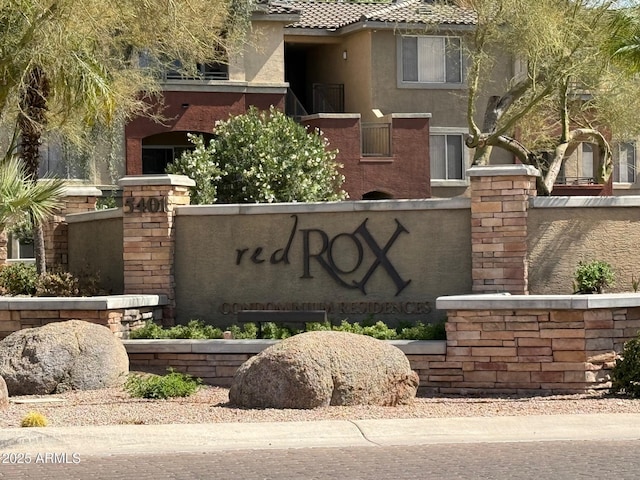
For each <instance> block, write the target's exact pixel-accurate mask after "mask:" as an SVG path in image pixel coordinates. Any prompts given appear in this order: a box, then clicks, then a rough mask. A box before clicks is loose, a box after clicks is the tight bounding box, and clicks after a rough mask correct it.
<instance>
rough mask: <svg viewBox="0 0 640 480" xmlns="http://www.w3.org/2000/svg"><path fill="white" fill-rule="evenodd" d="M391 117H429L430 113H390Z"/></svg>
mask: <svg viewBox="0 0 640 480" xmlns="http://www.w3.org/2000/svg"><path fill="white" fill-rule="evenodd" d="M389 116H390V117H391V118H431V117H432V115H431V114H430V113H392V114H390V115H389Z"/></svg>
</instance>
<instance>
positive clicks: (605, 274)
mask: <svg viewBox="0 0 640 480" xmlns="http://www.w3.org/2000/svg"><path fill="white" fill-rule="evenodd" d="M574 280H575V285H574V289H575V291H576V293H602V292H603V290H604V288H605V287H609V286H613V285H614V283H615V282H614V275H613V269H612V268H611V265H610V264H608V263H607V262H602V261H600V260H594V261H593V262H589V263H584V262H582V261H580V262H579V263H578V268H577V270H576V272H575V275H574Z"/></svg>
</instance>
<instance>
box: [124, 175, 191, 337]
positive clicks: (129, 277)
mask: <svg viewBox="0 0 640 480" xmlns="http://www.w3.org/2000/svg"><path fill="white" fill-rule="evenodd" d="M118 183H119V184H120V186H122V188H123V193H122V204H123V212H124V213H123V222H122V230H123V239H122V241H123V260H124V293H125V294H127V293H145V294H164V295H166V296H167V299H168V305H167V306H166V307H165V309H164V312H163V317H164V318H163V322H164V323H165V324H167V325H171V324H173V321H174V319H175V280H174V253H175V231H174V215H175V212H174V207H175V206H176V205H189V190H188V187H191V186H194V185H195V182H194V181H193V180H191V179H190V178H188V177H186V176H183V175H140V176H128V177H124V178H122V179H120V180H119V182H118Z"/></svg>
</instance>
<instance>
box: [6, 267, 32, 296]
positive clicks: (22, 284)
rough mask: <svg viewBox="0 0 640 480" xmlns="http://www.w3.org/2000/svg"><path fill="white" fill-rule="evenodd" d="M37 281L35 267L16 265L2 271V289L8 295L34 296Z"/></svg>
mask: <svg viewBox="0 0 640 480" xmlns="http://www.w3.org/2000/svg"><path fill="white" fill-rule="evenodd" d="M37 281H38V274H37V273H36V266H35V265H28V264H26V263H14V264H11V265H5V266H4V267H2V268H1V269H0V287H2V289H3V290H4V291H5V293H6V294H7V295H33V294H35V293H36V286H37Z"/></svg>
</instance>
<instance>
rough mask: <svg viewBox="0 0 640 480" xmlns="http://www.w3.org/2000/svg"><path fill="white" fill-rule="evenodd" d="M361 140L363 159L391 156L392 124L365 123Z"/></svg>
mask: <svg viewBox="0 0 640 480" xmlns="http://www.w3.org/2000/svg"><path fill="white" fill-rule="evenodd" d="M361 138H362V156H363V157H390V156H391V152H392V150H391V124H389V123H363V124H362V137H361Z"/></svg>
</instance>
